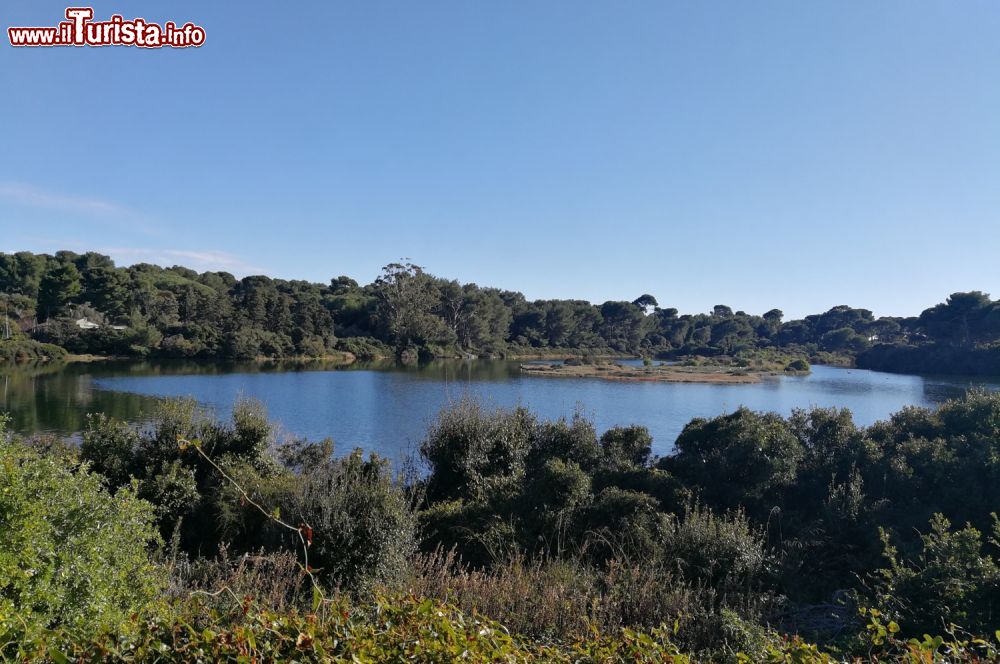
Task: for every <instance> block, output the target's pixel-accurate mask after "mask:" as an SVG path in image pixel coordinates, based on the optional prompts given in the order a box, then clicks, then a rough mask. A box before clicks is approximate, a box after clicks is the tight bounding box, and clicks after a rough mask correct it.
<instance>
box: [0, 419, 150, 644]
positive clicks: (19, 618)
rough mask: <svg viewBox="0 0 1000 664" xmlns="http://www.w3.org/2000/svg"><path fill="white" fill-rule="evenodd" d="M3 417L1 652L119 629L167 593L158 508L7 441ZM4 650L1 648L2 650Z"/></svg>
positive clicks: (0, 465) (0, 434)
mask: <svg viewBox="0 0 1000 664" xmlns="http://www.w3.org/2000/svg"><path fill="white" fill-rule="evenodd" d="M3 424H4V421H3V420H0V648H3V647H5V646H3V644H5V643H11V642H13V643H16V642H18V641H20V640H22V639H26V638H30V637H31V635H32V633H33V632H35V631H37V630H40V629H44V628H49V627H60V626H64V627H66V628H67V629H71V630H73V631H74V632H82V633H84V634H86V633H91V632H97V631H99V630H101V629H106V630H117V629H119V628H122V626H123V625H124V624H125V623H126V622H127V621H128V620H129V619H130V616H131V615H132V614H134V613H136V612H140V611H142V609H143V608H144V607H145V606H146V605H147V604H148V603H149V602H150V601H151V600H153V599H154V598H155V597H157V595H158V594H159V593H160V591H161V589H162V586H163V580H164V574H163V573H162V571H161V570H159V569H158V568H157V567H155V566H154V565H153V564H152V563H151V562H150V559H149V557H148V555H147V554H148V548H149V546H150V545H152V544H154V543H155V542H156V541H157V535H156V530H155V529H154V527H153V525H152V523H153V508H152V506H151V505H149V504H148V503H146V502H144V501H142V500H139V499H137V498H136V496H135V494H134V492H133V491H132V489H131V488H129V487H123V488H122V489H120V490H119V491H118V492H117V493H116V494H115V495H111V494H110V493H108V492H107V490H105V488H104V486H103V483H102V479H101V477H100V476H98V475H95V474H93V473H91V472H89V471H88V470H87V469H86V468H72V467H70V466H69V465H68V464H67V462H66V461H65V460H63V459H60V458H58V457H55V456H51V457H43V456H40V455H39V454H38V453H37V452H35V451H34V450H31V449H29V448H27V447H25V446H24V445H21V444H19V443H16V442H13V441H10V440H7V439H6V437H5V436H4V434H3ZM0 652H4V651H0Z"/></svg>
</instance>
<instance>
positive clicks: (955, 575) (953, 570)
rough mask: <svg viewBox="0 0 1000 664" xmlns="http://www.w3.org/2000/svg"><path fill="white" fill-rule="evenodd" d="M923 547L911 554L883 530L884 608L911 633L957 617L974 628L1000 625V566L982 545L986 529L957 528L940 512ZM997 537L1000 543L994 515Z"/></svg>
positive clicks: (880, 576) (880, 575)
mask: <svg viewBox="0 0 1000 664" xmlns="http://www.w3.org/2000/svg"><path fill="white" fill-rule="evenodd" d="M930 527H931V529H930V532H928V533H927V534H925V535H922V536H921V544H920V551H919V552H918V553H917V554H916V555H915V556H913V557H912V558H911V559H909V560H907V559H905V558H904V557H903V556H901V555H900V553H899V551H898V550H897V549H896V547H894V546H893V545H892V544H891V543H890V540H889V535H888V533H886V532H884V531H883V533H882V540H883V543H884V546H885V556H886V559H887V560H888V563H889V566H888V567H886V568H884V569H881V570H879V571H878V572H877V584H876V589H877V595H876V601H877V603H878V604H879V606H880V607H881V609H882V612H883V613H884V614H885V615H887V616H889V617H890V618H892V619H893V620H895V621H896V622H898V623H899V624H900V625H904V626H905V627H907V628H908V630H909V631H910V634H906V635H907V636H909V635H912V636H919V635H921V634H925V633H936V632H937V631H940V627H941V626H942V625H944V624H948V623H953V624H957V625H960V626H961V627H963V628H964V629H968V630H970V631H972V632H973V633H974V634H986V633H988V630H993V629H996V626H997V614H998V612H1000V566H998V565H997V563H996V562H995V561H994V560H993V558H992V556H990V555H988V554H986V553H985V552H983V551H982V548H983V541H982V535H981V533H980V532H979V531H978V530H976V529H975V528H972V527H971V526H967V527H965V528H962V529H959V530H952V529H951V523H949V521H948V519H946V518H944V517H943V516H941V515H940V514H935V515H934V517H933V518H932V519H931V523H930ZM993 538H994V539H993V541H994V542H996V543H1000V521H997V519H996V516H994V533H993Z"/></svg>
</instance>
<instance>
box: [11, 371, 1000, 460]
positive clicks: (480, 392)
mask: <svg viewBox="0 0 1000 664" xmlns="http://www.w3.org/2000/svg"><path fill="white" fill-rule="evenodd" d="M970 387H984V388H986V389H993V390H996V389H1000V379H982V378H976V379H974V378H962V377H928V376H910V375H899V374H888V373H879V372H874V371H866V370H861V369H844V368H835V367H824V366H815V367H813V371H812V373H811V374H810V375H808V376H779V377H773V378H767V379H765V380H764V381H763V382H762V383H760V384H749V385H710V384H682V383H654V382H642V383H627V382H618V381H605V380H600V379H573V378H545V377H536V376H522V375H521V373H520V370H519V365H518V363H517V362H511V361H503V360H468V361H460V360H449V361H436V362H431V363H428V364H424V365H421V366H419V367H403V366H398V365H394V364H391V363H389V364H368V365H364V364H359V365H352V366H348V367H342V366H341V367H338V366H331V365H326V364H323V363H305V364H282V363H266V364H257V363H252V364H196V363H183V362H159V363H154V362H99V363H91V364H69V365H64V366H51V367H42V368H36V369H29V368H21V369H16V370H9V371H7V372H5V373H0V411H8V412H10V413H11V415H12V416H13V422H12V428H13V429H14V430H16V431H19V432H22V433H34V432H55V433H59V434H66V435H71V434H73V433H74V432H78V431H79V430H80V429H81V428H82V426H83V422H84V417H85V414H86V413H88V412H96V411H100V412H104V413H107V414H109V415H113V416H115V417H118V418H121V419H126V420H130V421H136V422H139V421H142V420H143V419H144V418H146V417H148V415H149V413H150V412H152V410H153V409H154V408H155V407H156V404H157V403H158V401H159V400H160V399H162V398H165V397H192V398H194V399H196V400H197V401H198V402H199V403H201V404H202V405H204V406H205V407H208V408H210V409H212V410H214V411H215V412H216V413H217V414H218V415H220V416H223V417H225V416H228V411H229V408H230V407H231V406H232V404H233V403H234V401H235V400H237V399H238V398H240V397H253V398H256V399H259V400H260V401H262V402H263V403H264V404H265V405H266V406H267V408H268V411H269V413H270V416H271V418H272V420H274V421H275V422H276V423H277V425H278V427H279V430H280V431H281V432H282V433H284V434H287V435H291V436H300V437H306V438H309V439H312V440H320V439H323V438H326V437H330V438H332V439H333V440H334V442H335V444H336V449H337V450H338V452H341V453H345V452H347V451H350V450H351V449H353V448H355V447H361V448H363V449H365V450H369V451H374V452H378V453H379V454H382V455H384V456H387V457H389V458H390V459H393V460H397V461H398V460H400V459H401V458H402V457H403V456H404V455H406V454H409V453H412V452H413V451H414V450H415V448H416V446H417V445H419V443H420V440H421V439H422V437H423V434H424V432H425V431H426V429H427V426H428V424H429V423H430V422H432V421H433V419H434V417H435V416H436V414H437V413H438V411H439V410H440V409H441V408H442V407H445V406H447V405H448V404H450V403H454V402H456V401H458V400H460V399H462V398H463V397H464V396H472V397H475V398H477V399H480V400H481V401H483V402H485V403H487V404H491V405H496V406H514V405H519V404H520V405H524V406H527V407H528V408H530V409H531V410H532V411H534V412H535V413H537V414H538V415H540V416H542V417H545V418H557V417H570V416H572V415H573V414H574V412H580V413H582V414H583V415H584V416H586V417H588V418H590V419H591V420H592V421H593V422H594V424H595V425H596V427H597V429H598V431H599V432H600V431H603V430H605V429H607V428H609V427H611V426H615V425H624V424H642V425H644V426H646V427H648V428H649V430H650V432H651V433H652V435H653V438H654V451H655V452H656V453H657V454H666V453H669V452H670V450H671V449H672V447H673V443H674V440H675V439H676V437H677V435H678V434H679V433H680V431H681V429H682V428H683V427H684V425H685V424H687V423H688V422H689V421H690V420H691V419H692V418H695V417H711V416H714V415H719V414H722V413H725V412H730V411H732V410H734V409H736V408H738V407H739V406H747V407H749V408H752V409H755V410H767V411H776V412H778V413H781V414H783V415H787V414H789V413H790V412H791V411H792V409H794V408H808V407H810V406H824V407H829V406H837V407H846V408H849V409H850V410H851V411H852V412H853V413H854V417H855V421H856V422H858V423H859V424H864V425H867V424H871V423H873V422H875V421H876V420H879V419H883V418H885V417H887V416H888V415H890V414H892V413H894V412H896V411H897V410H899V409H900V408H902V407H903V406H907V405H917V406H933V405H935V404H938V403H941V402H942V401H945V400H947V399H949V398H953V397H956V396H960V395H961V394H962V393H964V391H965V390H966V389H968V388H970Z"/></svg>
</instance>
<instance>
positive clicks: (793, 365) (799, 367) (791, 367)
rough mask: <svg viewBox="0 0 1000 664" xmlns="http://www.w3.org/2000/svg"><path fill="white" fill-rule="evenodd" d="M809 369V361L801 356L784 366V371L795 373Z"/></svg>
mask: <svg viewBox="0 0 1000 664" xmlns="http://www.w3.org/2000/svg"><path fill="white" fill-rule="evenodd" d="M810 369H811V367H810V366H809V363H808V362H806V361H805V360H804V359H802V358H801V357H800V358H796V359H794V360H792V361H791V362H789V363H788V364H787V365H786V366H785V371H789V372H791V371H794V372H796V373H800V372H806V371H809V370H810Z"/></svg>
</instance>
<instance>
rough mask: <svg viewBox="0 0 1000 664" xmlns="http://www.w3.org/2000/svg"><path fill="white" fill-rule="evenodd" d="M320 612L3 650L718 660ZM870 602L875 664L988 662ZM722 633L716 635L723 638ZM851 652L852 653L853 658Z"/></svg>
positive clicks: (408, 615)
mask: <svg viewBox="0 0 1000 664" xmlns="http://www.w3.org/2000/svg"><path fill="white" fill-rule="evenodd" d="M317 609H318V611H309V612H295V611H289V612H281V613H276V612H272V611H269V610H260V609H258V608H257V607H255V606H254V605H252V604H248V603H244V604H243V605H242V607H241V608H237V609H235V610H229V611H218V610H212V609H208V608H206V607H205V606H204V605H203V604H201V603H200V602H198V601H195V600H192V601H186V602H178V603H176V604H175V605H173V606H172V607H171V610H170V611H169V612H164V613H162V614H160V615H159V616H157V617H154V618H150V619H147V620H136V621H134V622H133V624H132V625H131V626H130V629H129V630H127V631H125V632H109V631H105V632H102V633H100V634H97V635H94V636H86V637H85V636H80V635H79V634H77V633H74V632H72V631H71V630H68V629H53V630H47V631H45V632H44V633H38V634H35V635H33V636H32V637H31V638H30V639H25V640H22V641H20V642H19V643H14V644H7V646H6V649H5V650H3V651H2V652H0V655H4V656H6V657H10V658H16V659H18V660H22V661H54V662H69V661H80V662H91V661H102V662H208V661H212V662H240V663H242V662H440V663H445V662H457V661H462V662H558V663H563V662H564V663H566V664H569V663H571V662H572V663H574V664H577V663H578V664H587V663H595V664H596V663H599V662H600V663H605V662H608V663H611V662H622V663H625V662H631V663H642V662H650V663H652V662H673V663H676V664H686V663H687V662H691V661H716V660H717V658H716V657H706V658H703V657H700V656H699V657H691V656H688V655H686V654H684V653H682V652H681V651H680V650H679V649H678V648H677V646H675V645H674V644H673V642H672V637H673V633H674V630H673V629H670V628H667V627H662V628H659V629H654V630H649V631H635V630H631V629H620V630H615V631H613V632H609V633H600V632H598V631H596V630H595V631H593V632H591V633H590V634H589V635H588V636H587V637H585V638H582V639H579V640H574V641H570V642H564V643H543V642H539V641H534V640H528V639H523V638H519V637H517V636H514V635H511V634H510V633H509V632H508V630H507V629H506V628H505V627H504V626H503V625H501V624H500V623H497V622H495V621H493V620H490V619H487V618H483V617H480V616H477V615H474V614H467V613H464V612H462V611H460V610H458V609H456V608H455V607H453V606H450V605H448V604H444V603H441V602H437V601H433V600H429V599H420V598H415V597H393V598H388V599H382V600H379V601H377V602H375V603H374V604H370V605H362V606H351V605H349V604H346V603H340V602H325V601H324V602H322V603H321V604H319V605H317ZM894 629H896V627H895V624H894V623H890V624H889V625H888V626H887V625H883V624H882V622H881V620H880V617H879V615H878V613H877V612H875V613H874V614H873V615H872V616H871V622H870V623H869V633H870V635H871V638H870V640H869V656H868V657H867V658H865V659H866V660H867V661H878V662H912V663H917V662H970V663H971V662H988V661H996V658H997V656H998V655H1000V653H998V650H997V647H996V642H993V643H990V642H986V641H981V642H976V641H972V640H961V639H944V638H940V637H929V636H928V637H926V638H925V639H923V640H922V641H921V640H912V641H909V642H904V641H900V640H897V639H896V638H895V637H894V636H892V633H893V632H892V631H893V630H894ZM722 636H723V634H722V633H720V637H722ZM718 659H721V661H736V662H746V663H749V662H774V663H778V662H798V663H802V664H814V663H815V664H832V663H833V662H837V661H842V660H841V658H838V657H834V656H832V655H830V654H828V653H825V652H823V651H822V650H821V649H820V648H819V647H817V646H816V645H813V644H809V643H807V642H804V641H802V640H800V639H798V638H792V639H784V640H774V641H772V642H770V643H768V644H767V645H765V646H764V648H763V649H762V650H761V651H760V652H758V653H755V654H753V655H748V654H746V653H735V654H733V655H731V656H723V657H721V658H718ZM854 661H859V660H854Z"/></svg>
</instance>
